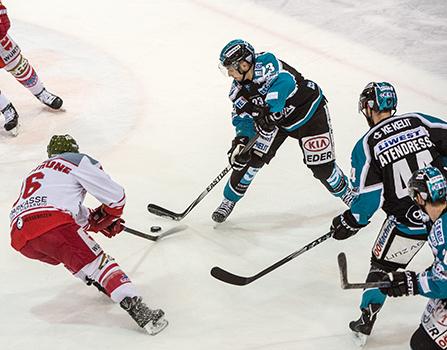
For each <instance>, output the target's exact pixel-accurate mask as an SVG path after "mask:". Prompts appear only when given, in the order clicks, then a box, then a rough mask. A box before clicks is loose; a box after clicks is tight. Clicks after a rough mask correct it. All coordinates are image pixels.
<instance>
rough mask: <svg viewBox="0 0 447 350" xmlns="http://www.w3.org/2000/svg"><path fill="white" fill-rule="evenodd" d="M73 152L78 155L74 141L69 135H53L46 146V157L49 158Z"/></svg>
mask: <svg viewBox="0 0 447 350" xmlns="http://www.w3.org/2000/svg"><path fill="white" fill-rule="evenodd" d="M65 152H73V153H79V146H78V144H77V143H76V140H75V139H74V138H73V137H71V136H70V135H68V134H66V135H53V136H52V137H51V139H50V143H48V146H47V153H48V157H49V158H51V157H53V156H55V155H56V154H60V153H65Z"/></svg>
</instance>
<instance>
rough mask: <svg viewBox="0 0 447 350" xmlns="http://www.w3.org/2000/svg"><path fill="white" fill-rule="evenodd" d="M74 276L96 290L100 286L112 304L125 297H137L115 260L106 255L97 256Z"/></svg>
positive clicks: (132, 286)
mask: <svg viewBox="0 0 447 350" xmlns="http://www.w3.org/2000/svg"><path fill="white" fill-rule="evenodd" d="M76 276H77V277H79V278H80V279H82V280H83V281H84V282H86V283H87V284H94V285H95V286H96V287H97V288H98V289H100V288H99V286H100V287H101V288H102V291H104V292H105V293H106V294H107V295H108V296H110V298H111V299H112V300H113V301H114V302H120V301H121V300H123V298H124V297H126V296H130V297H133V296H135V295H137V292H136V289H135V287H134V285H133V284H132V282H131V281H130V279H129V277H127V275H126V274H125V273H124V271H123V270H121V267H120V266H119V265H118V263H116V262H115V259H114V258H112V257H111V256H109V255H107V254H101V255H99V256H98V257H97V258H96V259H95V260H94V261H92V262H91V263H89V264H87V265H85V266H84V267H83V268H82V269H81V270H80V271H79V272H78V273H77V274H76ZM92 281H94V282H95V283H92ZM100 290H101V289H100Z"/></svg>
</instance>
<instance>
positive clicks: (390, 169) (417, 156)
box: [331, 82, 447, 344]
mask: <svg viewBox="0 0 447 350" xmlns="http://www.w3.org/2000/svg"><path fill="white" fill-rule="evenodd" d="M396 108H397V95H396V91H395V89H394V87H393V86H392V85H391V84H389V83H387V82H380V83H378V82H372V83H369V84H368V85H367V86H366V87H365V88H364V89H363V91H362V93H361V94H360V98H359V112H362V114H363V115H364V116H365V118H366V121H367V123H368V125H369V126H370V130H369V131H368V132H367V133H366V134H365V135H364V136H363V137H362V138H361V139H360V140H359V141H358V142H357V144H356V145H355V147H354V149H353V151H352V155H351V163H352V173H351V174H352V179H351V182H352V187H353V189H354V190H355V191H356V192H357V194H356V196H355V198H354V200H353V201H352V204H351V209H349V210H347V211H345V212H344V213H343V214H341V215H338V216H337V217H335V218H334V220H333V222H332V226H331V231H332V233H333V235H332V237H333V238H335V239H338V240H342V239H346V238H349V237H351V236H353V235H354V234H356V233H357V232H358V231H359V230H360V229H361V228H362V227H365V226H366V225H367V224H368V223H369V219H370V218H371V217H372V216H373V215H374V213H375V212H376V211H377V209H379V207H380V206H382V209H383V211H384V212H385V213H386V215H387V217H386V219H385V221H384V223H383V226H382V228H381V229H380V232H379V234H378V237H377V239H376V241H375V243H374V245H373V248H372V252H371V260H370V261H371V265H370V266H371V267H370V270H369V273H368V276H367V278H366V282H377V281H379V280H380V279H381V278H382V276H383V275H384V274H386V273H389V272H392V271H396V270H397V269H399V268H403V269H404V268H406V267H407V265H408V264H409V263H410V261H411V260H412V259H413V257H414V256H415V255H416V253H417V252H418V251H419V250H420V249H421V248H422V246H423V245H424V243H425V241H426V240H427V228H426V225H425V221H424V218H425V215H424V214H423V213H422V212H421V211H420V210H419V207H418V206H416V205H415V204H414V202H413V201H412V200H411V198H410V197H409V195H408V190H407V188H406V184H407V183H408V180H409V179H410V177H411V174H412V173H413V172H414V171H416V170H418V169H422V168H424V167H425V166H427V165H429V164H431V165H433V166H436V167H437V168H439V169H443V166H444V159H443V158H444V157H446V156H447V143H446V140H447V123H446V122H444V121H443V120H441V119H438V118H435V117H432V116H429V115H426V114H422V113H406V114H401V115H395V112H396ZM382 199H383V201H382ZM385 300H386V295H384V294H383V293H381V292H380V290H379V289H377V288H368V289H365V290H364V291H363V295H362V300H361V303H360V309H361V313H362V314H361V316H360V318H359V319H358V320H355V321H352V322H350V324H349V327H350V329H351V330H352V331H353V332H354V335H355V337H356V338H357V339H358V340H359V342H360V343H361V344H364V343H365V342H366V340H367V337H368V336H369V335H370V334H371V331H372V329H373V326H374V323H375V321H376V318H377V314H378V313H379V311H380V309H381V308H382V306H383V304H384V303H385Z"/></svg>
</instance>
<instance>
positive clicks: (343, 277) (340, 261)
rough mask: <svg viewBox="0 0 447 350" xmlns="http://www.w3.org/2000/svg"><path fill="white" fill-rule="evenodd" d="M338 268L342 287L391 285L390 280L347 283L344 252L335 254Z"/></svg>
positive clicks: (381, 286)
mask: <svg viewBox="0 0 447 350" xmlns="http://www.w3.org/2000/svg"><path fill="white" fill-rule="evenodd" d="M337 260H338V268H339V270H340V281H341V287H342V288H343V289H365V288H388V287H390V286H391V284H390V282H388V281H383V282H364V283H349V282H348V263H347V261H346V254H345V253H343V252H341V253H340V254H338V256H337Z"/></svg>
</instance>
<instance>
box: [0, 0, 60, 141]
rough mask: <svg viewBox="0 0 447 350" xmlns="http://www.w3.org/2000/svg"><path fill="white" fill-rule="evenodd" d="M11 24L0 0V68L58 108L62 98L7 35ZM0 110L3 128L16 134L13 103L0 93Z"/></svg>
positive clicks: (54, 107) (16, 116) (40, 99)
mask: <svg viewBox="0 0 447 350" xmlns="http://www.w3.org/2000/svg"><path fill="white" fill-rule="evenodd" d="M10 26H11V23H10V21H9V17H8V13H7V10H6V7H5V6H4V5H3V4H2V2H1V1H0V68H5V69H6V70H7V71H8V72H9V73H11V74H12V76H13V77H14V78H15V79H16V80H17V81H18V82H19V83H20V84H22V85H23V86H24V87H26V88H27V89H28V91H29V92H31V93H32V94H33V95H34V96H36V98H37V99H38V100H39V101H40V102H42V103H43V104H44V105H46V106H48V107H50V108H52V109H59V108H61V106H62V99H61V98H60V97H58V96H56V95H54V94H52V93H51V92H49V91H48V90H47V89H46V88H45V87H44V86H43V83H42V81H41V80H40V79H39V77H38V75H37V73H36V71H35V70H34V68H33V67H32V66H31V64H30V63H29V62H28V60H27V59H26V57H24V56H23V55H22V52H21V49H20V47H19V46H18V45H17V44H16V43H15V41H14V40H13V39H12V38H11V37H10V36H9V34H8V30H9V27H10ZM0 111H1V112H2V114H3V116H4V117H5V124H4V128H5V130H6V131H8V132H9V133H11V134H12V135H13V136H17V134H18V126H19V115H18V113H17V111H16V109H15V108H14V106H13V104H12V103H11V102H10V101H9V100H8V99H7V98H6V97H5V96H4V95H3V94H1V93H0Z"/></svg>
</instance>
